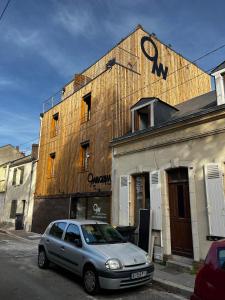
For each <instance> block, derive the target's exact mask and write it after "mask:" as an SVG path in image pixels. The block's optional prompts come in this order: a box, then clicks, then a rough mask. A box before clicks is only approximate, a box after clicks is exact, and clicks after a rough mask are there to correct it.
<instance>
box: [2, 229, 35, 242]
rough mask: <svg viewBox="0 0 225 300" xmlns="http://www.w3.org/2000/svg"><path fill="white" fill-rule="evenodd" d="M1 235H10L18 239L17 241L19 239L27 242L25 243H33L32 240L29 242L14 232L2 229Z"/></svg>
mask: <svg viewBox="0 0 225 300" xmlns="http://www.w3.org/2000/svg"><path fill="white" fill-rule="evenodd" d="M0 233H5V234H8V235H9V236H12V237H14V238H16V239H18V240H22V241H25V242H28V243H29V242H30V243H32V242H33V241H32V240H28V239H26V238H23V237H22V236H18V235H16V234H14V233H12V232H10V231H8V230H5V229H0Z"/></svg>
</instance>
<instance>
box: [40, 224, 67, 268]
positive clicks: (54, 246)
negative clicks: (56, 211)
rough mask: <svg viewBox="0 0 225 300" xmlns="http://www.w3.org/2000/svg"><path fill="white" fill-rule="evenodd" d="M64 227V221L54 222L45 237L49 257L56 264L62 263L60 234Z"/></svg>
mask: <svg viewBox="0 0 225 300" xmlns="http://www.w3.org/2000/svg"><path fill="white" fill-rule="evenodd" d="M65 228H66V222H55V223H54V224H53V225H52V227H51V229H50V231H49V233H48V235H47V236H46V238H45V244H46V248H47V252H48V256H49V259H50V260H51V261H53V262H55V263H56V264H60V265H63V264H64V261H63V259H62V253H63V240H62V236H63V233H64V230H65Z"/></svg>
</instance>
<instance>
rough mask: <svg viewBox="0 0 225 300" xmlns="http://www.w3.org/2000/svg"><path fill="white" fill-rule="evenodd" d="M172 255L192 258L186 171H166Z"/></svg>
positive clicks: (184, 169)
mask: <svg viewBox="0 0 225 300" xmlns="http://www.w3.org/2000/svg"><path fill="white" fill-rule="evenodd" d="M168 184H169V205H170V231H171V248H172V254H176V255H181V256H187V257H193V244H192V230H191V213H190V198H189V184H188V170H187V169H186V168H177V169H173V170H171V171H168Z"/></svg>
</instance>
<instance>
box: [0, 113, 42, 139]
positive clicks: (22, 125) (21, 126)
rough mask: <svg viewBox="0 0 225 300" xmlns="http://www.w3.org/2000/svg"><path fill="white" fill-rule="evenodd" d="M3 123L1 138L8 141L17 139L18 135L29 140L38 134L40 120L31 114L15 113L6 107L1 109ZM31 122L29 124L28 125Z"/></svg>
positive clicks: (0, 128)
mask: <svg viewBox="0 0 225 300" xmlns="http://www.w3.org/2000/svg"><path fill="white" fill-rule="evenodd" d="M0 114H1V125H0V139H1V142H2V140H5V139H6V138H7V139H8V141H11V140H15V139H16V137H17V138H19V139H20V140H26V141H27V140H29V139H31V138H33V137H37V136H38V128H39V120H38V119H36V118H34V117H33V116H31V115H30V116H29V115H22V114H19V113H13V112H12V111H9V110H6V109H0ZM28 124H29V126H28Z"/></svg>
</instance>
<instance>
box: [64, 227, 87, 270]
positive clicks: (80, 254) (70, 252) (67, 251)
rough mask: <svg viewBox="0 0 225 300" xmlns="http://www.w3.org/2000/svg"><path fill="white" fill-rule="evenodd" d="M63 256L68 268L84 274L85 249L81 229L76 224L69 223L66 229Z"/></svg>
mask: <svg viewBox="0 0 225 300" xmlns="http://www.w3.org/2000/svg"><path fill="white" fill-rule="evenodd" d="M62 258H63V260H64V264H65V267H66V268H68V269H70V270H71V271H74V272H75V273H77V274H78V275H82V266H83V259H84V250H83V248H82V240H81V234H80V230H79V227H78V226H77V225H76V224H69V226H68V227H67V229H66V233H65V237H64V249H63V253H62Z"/></svg>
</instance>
